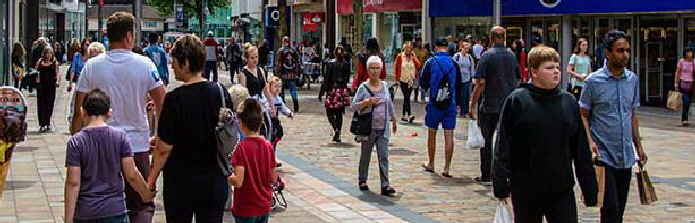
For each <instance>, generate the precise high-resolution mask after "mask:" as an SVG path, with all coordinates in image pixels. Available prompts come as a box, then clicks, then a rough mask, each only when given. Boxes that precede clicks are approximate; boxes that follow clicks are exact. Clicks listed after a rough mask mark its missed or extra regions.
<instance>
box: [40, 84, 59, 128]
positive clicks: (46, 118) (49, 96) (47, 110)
mask: <svg viewBox="0 0 695 223" xmlns="http://www.w3.org/2000/svg"><path fill="white" fill-rule="evenodd" d="M36 96H37V97H38V110H37V112H38V114H39V126H51V116H53V107H54V105H55V101H56V81H55V78H52V79H42V81H41V82H40V83H39V90H38V92H36Z"/></svg>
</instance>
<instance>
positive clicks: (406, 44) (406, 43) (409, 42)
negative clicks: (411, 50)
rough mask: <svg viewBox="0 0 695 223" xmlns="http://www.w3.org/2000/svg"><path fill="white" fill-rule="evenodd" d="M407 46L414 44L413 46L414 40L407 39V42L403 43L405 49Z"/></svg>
mask: <svg viewBox="0 0 695 223" xmlns="http://www.w3.org/2000/svg"><path fill="white" fill-rule="evenodd" d="M406 46H411V47H412V46H413V42H412V41H405V43H403V50H405V47H406Z"/></svg>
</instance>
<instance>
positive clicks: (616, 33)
mask: <svg viewBox="0 0 695 223" xmlns="http://www.w3.org/2000/svg"><path fill="white" fill-rule="evenodd" d="M619 39H625V40H628V39H627V34H625V32H623V31H620V30H613V31H610V32H608V33H606V37H605V38H604V39H603V44H604V45H605V46H606V49H607V50H608V51H609V52H611V51H613V44H614V43H615V42H617V41H618V40H619ZM628 41H629V40H628Z"/></svg>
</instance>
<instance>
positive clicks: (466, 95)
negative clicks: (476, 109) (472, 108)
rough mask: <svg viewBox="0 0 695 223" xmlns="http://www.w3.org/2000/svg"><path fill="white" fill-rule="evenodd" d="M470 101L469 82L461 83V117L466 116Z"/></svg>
mask: <svg viewBox="0 0 695 223" xmlns="http://www.w3.org/2000/svg"><path fill="white" fill-rule="evenodd" d="M470 100H471V82H470V81H468V82H463V84H462V85H461V105H459V106H460V107H461V115H463V114H467V113H468V112H469V111H468V104H469V103H470Z"/></svg>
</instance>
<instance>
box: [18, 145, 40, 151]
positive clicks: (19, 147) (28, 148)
mask: <svg viewBox="0 0 695 223" xmlns="http://www.w3.org/2000/svg"><path fill="white" fill-rule="evenodd" d="M38 149H39V147H36V146H17V147H15V148H14V151H15V152H34V151H36V150H38Z"/></svg>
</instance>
